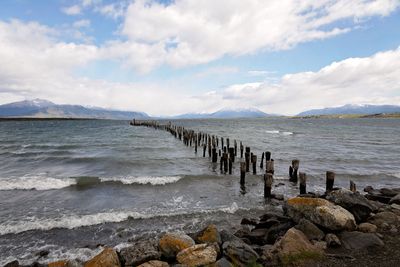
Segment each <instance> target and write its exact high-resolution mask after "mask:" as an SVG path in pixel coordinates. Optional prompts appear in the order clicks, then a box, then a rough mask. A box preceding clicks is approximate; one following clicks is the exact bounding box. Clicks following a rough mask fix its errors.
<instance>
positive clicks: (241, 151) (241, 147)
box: [240, 141, 243, 159]
mask: <svg viewBox="0 0 400 267" xmlns="http://www.w3.org/2000/svg"><path fill="white" fill-rule="evenodd" d="M240 158H241V159H242V158H243V144H242V141H240Z"/></svg>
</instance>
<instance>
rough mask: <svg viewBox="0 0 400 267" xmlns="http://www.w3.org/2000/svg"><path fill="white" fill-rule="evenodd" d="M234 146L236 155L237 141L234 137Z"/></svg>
mask: <svg viewBox="0 0 400 267" xmlns="http://www.w3.org/2000/svg"><path fill="white" fill-rule="evenodd" d="M233 143H234V146H235V157H237V142H236V139H235V140H234V142H233Z"/></svg>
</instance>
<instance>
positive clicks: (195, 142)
mask: <svg viewBox="0 0 400 267" xmlns="http://www.w3.org/2000/svg"><path fill="white" fill-rule="evenodd" d="M194 153H196V154H197V139H196V140H195V141H194Z"/></svg>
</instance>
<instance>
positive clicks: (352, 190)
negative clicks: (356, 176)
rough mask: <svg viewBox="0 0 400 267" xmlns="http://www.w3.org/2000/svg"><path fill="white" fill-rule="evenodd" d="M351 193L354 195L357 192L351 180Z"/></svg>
mask: <svg viewBox="0 0 400 267" xmlns="http://www.w3.org/2000/svg"><path fill="white" fill-rule="evenodd" d="M350 191H351V192H353V193H355V192H357V187H356V184H355V183H354V182H353V181H351V180H350Z"/></svg>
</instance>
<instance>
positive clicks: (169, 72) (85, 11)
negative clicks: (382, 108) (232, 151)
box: [0, 0, 400, 115]
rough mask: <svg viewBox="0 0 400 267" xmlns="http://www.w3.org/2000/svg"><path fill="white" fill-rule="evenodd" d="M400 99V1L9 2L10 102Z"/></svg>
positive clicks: (126, 105) (297, 108)
mask: <svg viewBox="0 0 400 267" xmlns="http://www.w3.org/2000/svg"><path fill="white" fill-rule="evenodd" d="M33 98H43V99H47V100H50V101H53V102H55V103H60V104H64V103H67V104H81V105H86V106H99V107H104V108H113V109H120V110H140V111H145V112H147V113H149V114H151V115H173V114H180V113H187V112H210V111H215V110H218V109H220V108H247V107H255V108H259V109H260V110H262V111H264V112H267V113H279V114H287V115H292V114H297V113H299V112H301V111H303V110H307V109H311V108H321V107H329V106H339V105H344V104H367V103H368V104H400V0H318V1H317V0H312V1H311V0H268V1H265V0H246V1H243V0H218V1H216V0H201V1H199V0H175V1H173V0H158V1H156V0H153V1H151V0H135V1H133V0H131V1H128V0H126V1H124V0H120V1H111V0H41V1H32V0H1V1H0V104H3V103H7V102H12V101H18V100H24V99H33Z"/></svg>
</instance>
